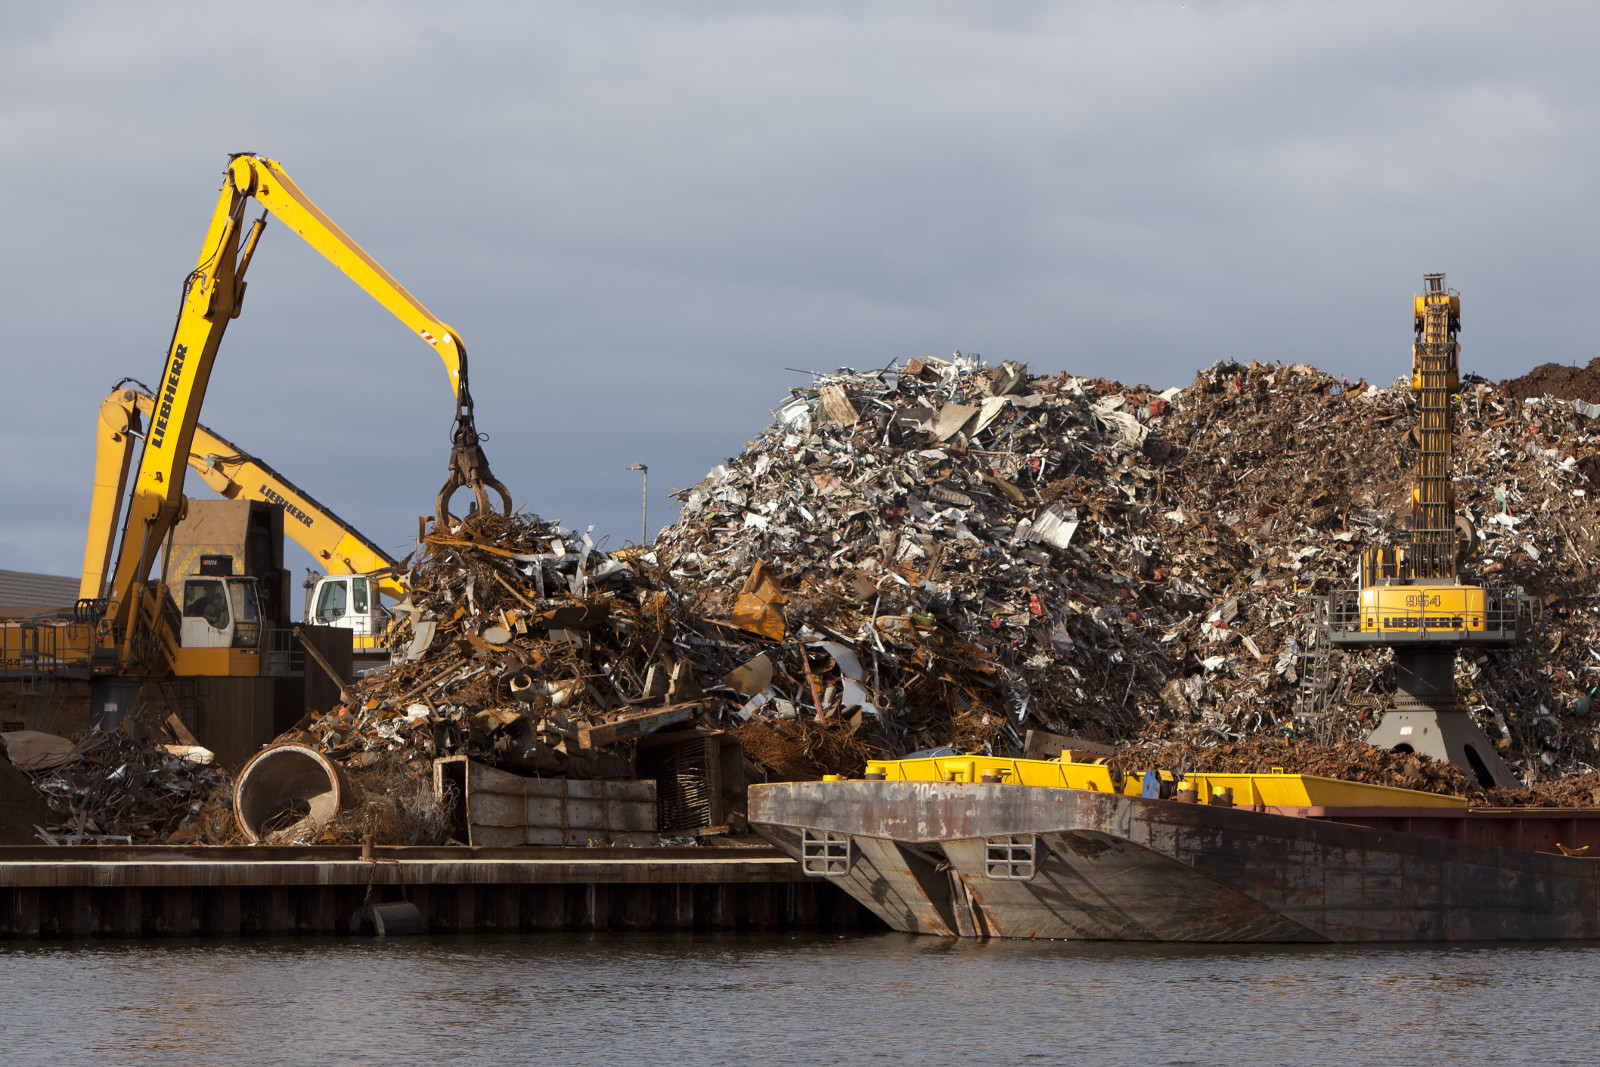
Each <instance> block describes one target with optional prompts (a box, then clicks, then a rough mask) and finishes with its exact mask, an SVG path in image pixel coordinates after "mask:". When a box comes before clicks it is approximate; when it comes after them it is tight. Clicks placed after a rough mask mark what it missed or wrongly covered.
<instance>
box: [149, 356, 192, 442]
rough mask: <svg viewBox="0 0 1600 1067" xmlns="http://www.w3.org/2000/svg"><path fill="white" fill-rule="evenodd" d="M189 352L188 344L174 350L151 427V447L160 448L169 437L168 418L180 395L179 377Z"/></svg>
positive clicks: (181, 375)
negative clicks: (159, 404)
mask: <svg viewBox="0 0 1600 1067" xmlns="http://www.w3.org/2000/svg"><path fill="white" fill-rule="evenodd" d="M188 354H189V346H188V345H179V346H178V347H177V348H175V349H173V350H172V368H171V369H170V370H168V371H167V384H166V385H165V386H163V387H162V389H161V406H160V407H159V408H157V409H156V424H155V425H154V426H152V427H151V428H150V447H151V448H160V447H161V442H163V441H165V440H166V439H167V419H168V418H170V417H171V416H172V405H173V403H174V401H175V400H176V399H177V396H178V379H180V378H181V377H183V361H184V358H185V357H186V356H188Z"/></svg>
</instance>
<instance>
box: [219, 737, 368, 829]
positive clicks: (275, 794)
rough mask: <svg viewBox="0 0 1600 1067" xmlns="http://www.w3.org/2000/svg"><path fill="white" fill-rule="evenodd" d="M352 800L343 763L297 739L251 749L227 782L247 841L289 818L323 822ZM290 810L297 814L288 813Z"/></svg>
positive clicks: (352, 802)
mask: <svg viewBox="0 0 1600 1067" xmlns="http://www.w3.org/2000/svg"><path fill="white" fill-rule="evenodd" d="M354 803H355V789H354V787H353V786H351V784H350V779H349V778H347V777H345V773H344V768H343V767H340V766H339V765H338V764H337V763H335V762H333V760H331V759H329V758H328V757H327V756H326V755H324V754H323V753H321V752H318V751H317V750H316V749H314V748H312V747H311V746H309V745H302V744H299V743H298V742H289V743H288V744H282V745H272V746H270V747H268V748H264V749H262V750H261V751H260V752H257V753H256V754H255V755H254V756H252V757H251V758H250V762H249V763H246V764H245V765H244V769H243V770H241V771H240V772H239V780H238V781H237V782H236V783H235V784H234V787H233V819H234V822H236V823H237V824H238V825H239V829H240V831H241V832H242V833H243V834H244V836H245V837H247V838H249V839H250V843H251V844H258V843H260V841H261V838H262V837H263V836H264V835H265V834H267V833H269V832H271V830H278V829H284V828H285V827H286V826H287V825H291V824H292V823H293V822H300V821H305V820H310V822H311V823H312V824H313V825H316V826H322V825H325V824H326V823H328V822H329V821H330V820H331V819H332V818H333V817H334V816H335V815H337V814H338V813H339V812H340V811H341V810H342V809H344V808H348V807H350V806H351V805H352V804H354ZM290 814H294V815H296V816H297V818H296V819H294V820H290V819H288V818H287V816H288V815H290ZM273 824H279V825H273Z"/></svg>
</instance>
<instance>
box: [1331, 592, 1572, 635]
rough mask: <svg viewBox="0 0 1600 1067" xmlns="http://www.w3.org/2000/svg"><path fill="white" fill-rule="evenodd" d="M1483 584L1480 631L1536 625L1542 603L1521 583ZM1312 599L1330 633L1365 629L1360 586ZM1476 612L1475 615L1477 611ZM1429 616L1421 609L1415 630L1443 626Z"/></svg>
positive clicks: (1503, 631)
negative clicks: (1519, 584)
mask: <svg viewBox="0 0 1600 1067" xmlns="http://www.w3.org/2000/svg"><path fill="white" fill-rule="evenodd" d="M1482 588H1483V594H1484V597H1483V599H1484V611H1483V616H1482V621H1483V627H1482V631H1481V633H1482V635H1483V637H1484V638H1486V639H1493V640H1515V638H1516V637H1517V635H1518V634H1520V633H1522V632H1523V631H1525V630H1528V629H1531V628H1532V627H1533V626H1534V625H1536V624H1537V623H1538V622H1539V620H1540V618H1541V617H1542V615H1543V611H1542V608H1543V605H1542V604H1541V603H1540V602H1539V601H1538V600H1535V599H1534V598H1533V597H1530V596H1528V595H1527V594H1526V593H1524V592H1523V591H1522V587H1521V586H1509V585H1485V586H1483V587H1482ZM1312 600H1313V604H1314V612H1315V618H1314V623H1315V624H1316V625H1320V626H1323V627H1326V628H1327V632H1328V633H1329V634H1330V635H1333V636H1337V635H1340V634H1359V633H1362V626H1361V623H1362V617H1361V590H1360V589H1355V588H1345V589H1335V590H1334V591H1333V592H1332V593H1330V594H1329V595H1327V596H1321V597H1313V598H1312ZM1473 615H1474V616H1476V613H1473ZM1430 617H1431V616H1428V615H1426V614H1424V613H1420V612H1419V613H1418V615H1417V616H1416V618H1417V626H1416V629H1415V632H1416V633H1417V634H1418V635H1419V636H1421V635H1423V634H1425V633H1426V632H1428V631H1430V630H1437V629H1441V627H1439V626H1438V625H1433V626H1430V625H1428V622H1429V619H1430ZM1472 621H1473V622H1476V621H1477V619H1476V617H1474V618H1473V620H1472ZM1468 628H1469V629H1471V630H1472V631H1473V632H1474V633H1477V632H1479V631H1478V628H1477V627H1476V626H1471V627H1468ZM1367 632H1368V633H1376V631H1367ZM1384 632H1386V633H1394V632H1395V627H1393V626H1386V627H1385V628H1384ZM1408 632H1409V631H1408Z"/></svg>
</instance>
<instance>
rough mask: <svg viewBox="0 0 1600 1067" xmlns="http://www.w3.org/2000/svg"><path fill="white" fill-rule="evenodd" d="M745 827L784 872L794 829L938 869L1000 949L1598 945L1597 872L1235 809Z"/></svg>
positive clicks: (811, 802)
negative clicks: (990, 851)
mask: <svg viewBox="0 0 1600 1067" xmlns="http://www.w3.org/2000/svg"><path fill="white" fill-rule="evenodd" d="M750 821H751V825H752V826H754V827H755V828H756V829H758V830H760V831H762V832H763V833H766V834H768V836H769V837H770V838H771V839H772V840H774V841H775V842H776V843H777V844H779V845H780V847H783V848H785V849H786V850H788V851H790V852H791V854H795V853H794V846H793V843H792V842H793V841H794V840H797V837H796V836H795V835H796V834H797V832H798V829H799V828H804V827H810V828H813V829H816V830H826V831H832V832H835V833H843V834H849V835H851V836H852V837H854V838H857V839H858V844H859V843H860V842H862V841H864V840H865V839H868V838H870V839H876V840H879V841H882V842H885V843H887V844H888V845H890V846H894V847H899V848H901V849H902V850H903V849H904V848H906V847H912V848H918V849H922V850H926V851H927V852H928V853H929V854H930V855H933V856H934V857H935V858H936V859H937V858H938V857H941V856H942V857H944V858H945V859H947V860H948V861H949V862H951V863H953V864H954V865H955V867H956V869H957V870H958V871H959V872H960V874H961V879H962V882H963V883H964V885H965V889H966V894H967V895H968V896H969V897H970V899H971V902H972V903H973V904H974V905H975V908H974V916H975V921H976V920H981V925H983V926H984V928H985V929H984V930H982V931H979V932H988V933H993V934H997V935H1000V936H1039V937H1078V938H1113V939H1140V940H1144V939H1156V940H1178V941H1191V940H1207V941H1211V940H1227V941H1257V940H1272V941H1279V940H1284V941H1292V940H1330V941H1393V940H1492V939H1503V940H1552V939H1555V940H1559V939H1572V938H1584V939H1588V938H1595V937H1600V861H1596V860H1592V859H1580V858H1569V857H1565V856H1559V855H1549V854H1545V853H1538V852H1531V851H1523V850H1517V849H1507V848H1501V847H1497V846H1494V845H1489V844H1484V843H1480V842H1474V841H1454V840H1446V839H1442V838H1435V837H1424V836H1420V835H1416V834H1408V833H1400V832H1396V831H1392V830H1380V829H1371V828H1368V827H1362V826H1353V825H1345V824H1341V823H1335V822H1327V821H1319V820H1312V819H1300V818H1290V817H1287V816H1281V815H1272V814H1266V813H1261V812H1253V811H1247V810H1241V809H1229V808H1222V807H1212V806H1209V805H1196V804H1182V803H1176V802H1173V801H1160V800H1145V799H1142V798H1138V797H1125V796H1119V795H1114V794H1104V793H1093V792H1087V791H1080V790H1065V789H1047V788H1039V787H1030V786H1017V785H970V784H966V783H949V782H943V783H941V782H828V783H778V784H771V785H764V786H755V787H752V788H751V790H750ZM778 829H786V830H789V831H792V833H791V834H790V836H789V837H788V838H784V837H781V836H778V835H777V834H776V833H775V831H776V830H778ZM1018 834H1023V835H1035V836H1037V837H1038V838H1039V839H1040V841H1041V846H1042V847H1043V848H1044V850H1045V852H1043V853H1041V856H1042V857H1043V858H1042V860H1041V863H1040V866H1039V870H1038V873H1037V874H1036V875H1035V877H1034V879H1033V880H1032V881H1030V882H1027V883H1005V882H997V881H994V880H991V879H989V878H988V877H987V875H986V874H985V873H984V870H983V866H982V855H981V851H976V850H981V846H982V840H983V839H984V838H986V837H999V836H1001V835H1018ZM975 843H976V844H975ZM874 847H875V848H879V849H881V848H882V847H884V846H874ZM862 849H863V852H865V851H866V847H865V845H862ZM886 881H887V880H885V879H879V880H878V882H886ZM1019 887H1020V888H1019ZM841 888H844V889H846V891H848V892H850V893H851V894H852V895H853V896H855V897H856V899H857V900H859V901H860V902H861V903H862V904H863V905H865V906H867V907H869V908H871V909H873V910H874V911H876V912H877V913H878V914H879V915H880V916H881V917H882V918H883V919H884V920H885V921H886V922H889V923H890V924H891V925H893V926H895V927H896V928H897V929H923V928H926V927H927V926H928V925H929V924H927V923H909V922H908V921H907V920H906V917H905V916H906V914H907V912H908V910H909V911H910V912H912V913H919V914H920V913H923V912H925V911H926V910H927V909H928V908H932V909H934V911H935V912H937V911H938V902H937V899H936V897H935V895H930V894H927V893H925V894H924V895H925V898H926V899H925V900H923V901H907V900H905V899H904V898H905V897H906V894H907V893H908V891H909V889H910V883H907V882H905V880H904V879H900V880H899V881H898V882H894V883H893V884H877V883H873V884H869V885H867V886H866V887H864V888H862V887H859V886H854V885H851V884H844V883H841ZM888 899H895V900H897V901H899V903H897V904H896V906H895V907H894V908H889V907H886V906H885V904H884V901H885V900H888ZM928 932H936V931H931V930H930V931H928Z"/></svg>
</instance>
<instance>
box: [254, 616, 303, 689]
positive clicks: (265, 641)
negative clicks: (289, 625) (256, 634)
mask: <svg viewBox="0 0 1600 1067" xmlns="http://www.w3.org/2000/svg"><path fill="white" fill-rule="evenodd" d="M305 669H306V654H305V653H304V652H299V651H296V650H295V647H294V631H293V630H292V629H281V628H278V627H273V628H271V629H269V630H267V631H266V632H264V633H263V634H262V635H261V673H262V674H264V675H269V676H271V677H274V678H285V677H290V676H293V675H294V674H297V673H299V672H302V671H304V670H305Z"/></svg>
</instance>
